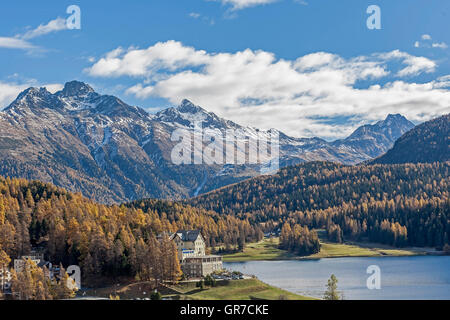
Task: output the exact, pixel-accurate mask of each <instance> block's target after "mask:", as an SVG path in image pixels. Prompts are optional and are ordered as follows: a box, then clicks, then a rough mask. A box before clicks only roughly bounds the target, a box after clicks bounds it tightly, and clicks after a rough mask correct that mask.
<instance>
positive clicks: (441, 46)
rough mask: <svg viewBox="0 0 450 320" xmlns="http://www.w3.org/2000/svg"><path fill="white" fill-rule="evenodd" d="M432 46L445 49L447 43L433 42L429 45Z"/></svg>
mask: <svg viewBox="0 0 450 320" xmlns="http://www.w3.org/2000/svg"><path fill="white" fill-rule="evenodd" d="M431 46H432V47H433V48H440V49H447V48H448V45H447V44H446V43H445V42H440V43H433V44H432V45H431Z"/></svg>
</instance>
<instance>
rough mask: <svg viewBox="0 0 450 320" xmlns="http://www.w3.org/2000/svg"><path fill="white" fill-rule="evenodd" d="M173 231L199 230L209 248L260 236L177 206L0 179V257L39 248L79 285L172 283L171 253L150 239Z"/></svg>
mask: <svg viewBox="0 0 450 320" xmlns="http://www.w3.org/2000/svg"><path fill="white" fill-rule="evenodd" d="M177 229H200V230H201V231H202V234H203V235H204V236H205V238H206V240H207V242H208V243H209V244H212V245H214V244H215V243H222V242H223V243H228V244H230V245H237V243H238V241H254V240H259V239H261V237H262V236H263V235H262V231H261V230H260V229H259V227H252V226H251V225H250V223H249V222H248V221H246V220H241V219H237V218H236V217H233V216H219V215H218V214H216V213H214V212H211V211H206V210H203V209H196V208H192V207H189V206H185V205H181V204H177V203H171V202H163V201H152V200H148V201H142V202H136V203H134V204H129V205H128V206H125V205H122V206H106V205H101V204H97V203H95V202H93V201H90V200H88V199H86V198H84V197H82V196H81V195H80V194H72V193H69V192H67V191H65V190H64V189H60V188H57V187H55V186H53V185H50V184H44V183H41V182H37V181H32V182H30V181H27V180H23V179H10V178H6V179H4V178H1V177H0V252H1V251H2V250H3V251H4V252H6V254H7V255H8V256H9V257H11V258H17V257H19V256H21V255H25V254H28V253H29V252H30V250H31V248H32V247H43V248H45V250H46V256H47V258H48V259H49V260H50V261H51V262H52V263H53V264H57V263H60V262H61V263H63V265H65V266H67V265H70V264H78V265H80V266H81V268H82V271H83V275H84V276H85V277H98V276H101V275H103V276H117V275H129V276H139V277H140V278H141V279H142V278H147V279H174V278H176V277H177V276H178V274H179V266H177V263H178V262H177V259H176V247H175V246H174V244H173V243H172V242H171V241H170V240H168V238H167V239H166V238H163V239H162V240H161V241H158V240H157V239H156V236H157V235H158V234H160V233H163V232H167V231H171V232H175V231H176V230H177Z"/></svg>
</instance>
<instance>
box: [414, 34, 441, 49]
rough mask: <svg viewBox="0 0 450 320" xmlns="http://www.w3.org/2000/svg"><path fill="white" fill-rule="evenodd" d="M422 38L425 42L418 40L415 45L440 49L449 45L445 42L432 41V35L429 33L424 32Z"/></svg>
mask: <svg viewBox="0 0 450 320" xmlns="http://www.w3.org/2000/svg"><path fill="white" fill-rule="evenodd" d="M421 39H422V40H424V42H423V43H420V42H419V41H416V42H415V43H414V47H416V48H419V47H424V48H439V49H447V48H448V45H447V44H446V43H445V42H434V43H431V42H430V41H431V39H432V38H431V36H430V35H429V34H424V35H422V37H421Z"/></svg>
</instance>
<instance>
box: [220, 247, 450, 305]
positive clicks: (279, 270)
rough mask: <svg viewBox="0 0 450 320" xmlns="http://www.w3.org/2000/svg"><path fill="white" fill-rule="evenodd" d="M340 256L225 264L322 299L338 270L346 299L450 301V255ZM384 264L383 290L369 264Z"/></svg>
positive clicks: (341, 287) (340, 288) (290, 289)
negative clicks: (371, 283)
mask: <svg viewBox="0 0 450 320" xmlns="http://www.w3.org/2000/svg"><path fill="white" fill-rule="evenodd" d="M377 258H384V256H383V257H340V258H339V259H317V260H316V259H314V260H312V259H303V260H285V261H275V260H274V261H245V262H226V263H224V267H225V268H227V269H230V270H236V271H239V272H242V273H245V274H252V275H254V276H255V277H257V278H258V279H260V280H261V281H263V282H265V283H268V284H269V285H271V286H274V287H278V288H281V289H283V290H286V291H289V292H292V293H295V294H299V295H302V296H309V297H313V298H320V297H321V296H322V295H323V292H324V291H325V286H326V283H327V280H328V279H329V278H330V276H331V275H332V274H334V275H335V276H336V277H337V278H338V280H339V284H338V290H339V291H340V292H342V293H344V297H345V300H403V299H407V300H423V299H427V300H440V299H450V275H449V273H448V270H450V269H449V268H450V256H448V255H422V256H420V255H416V256H401V257H395V256H389V258H391V259H377ZM373 265H375V266H377V267H379V270H380V271H379V272H380V276H381V278H380V279H381V289H380V290H370V289H369V288H368V287H367V279H368V277H369V276H370V273H368V271H367V270H368V267H369V266H373Z"/></svg>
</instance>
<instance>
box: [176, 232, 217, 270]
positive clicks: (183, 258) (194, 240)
mask: <svg viewBox="0 0 450 320" xmlns="http://www.w3.org/2000/svg"><path fill="white" fill-rule="evenodd" d="M170 239H171V240H172V241H174V242H175V243H176V245H177V249H178V259H179V260H180V264H181V270H182V271H183V273H184V274H185V275H186V276H188V277H191V278H200V277H204V276H207V275H209V274H211V273H213V272H214V271H218V270H222V257H221V256H216V255H206V243H205V239H204V238H203V236H202V234H201V232H200V231H199V230H180V231H178V232H176V233H173V234H171V235H170Z"/></svg>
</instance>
